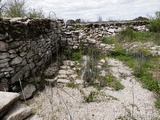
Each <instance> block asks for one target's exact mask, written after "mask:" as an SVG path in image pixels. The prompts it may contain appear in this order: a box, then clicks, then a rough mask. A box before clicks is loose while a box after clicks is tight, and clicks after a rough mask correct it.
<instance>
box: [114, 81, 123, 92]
mask: <svg viewBox="0 0 160 120" xmlns="http://www.w3.org/2000/svg"><path fill="white" fill-rule="evenodd" d="M114 89H115V90H116V91H119V90H122V89H124V86H123V85H122V84H121V83H120V82H119V81H118V80H116V81H115V82H114Z"/></svg>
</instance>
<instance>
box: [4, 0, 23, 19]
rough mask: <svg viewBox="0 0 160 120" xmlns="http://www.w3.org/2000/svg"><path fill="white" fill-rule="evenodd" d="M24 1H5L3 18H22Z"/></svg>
mask: <svg viewBox="0 0 160 120" xmlns="http://www.w3.org/2000/svg"><path fill="white" fill-rule="evenodd" d="M25 3H26V1H25V0H11V1H10V0H7V5H6V9H5V11H4V12H5V16H7V17H24V16H25V15H26V7H25Z"/></svg>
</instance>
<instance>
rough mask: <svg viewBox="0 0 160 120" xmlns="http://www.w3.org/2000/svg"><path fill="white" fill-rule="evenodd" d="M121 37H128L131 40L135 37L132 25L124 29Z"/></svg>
mask: <svg viewBox="0 0 160 120" xmlns="http://www.w3.org/2000/svg"><path fill="white" fill-rule="evenodd" d="M120 35H121V37H122V38H123V39H124V38H128V39H129V40H132V39H133V38H135V34H134V30H133V29H131V28H130V27H128V28H127V29H125V30H123V31H121V32H120Z"/></svg>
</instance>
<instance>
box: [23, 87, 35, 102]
mask: <svg viewBox="0 0 160 120" xmlns="http://www.w3.org/2000/svg"><path fill="white" fill-rule="evenodd" d="M35 91H36V87H35V86H34V85H32V84H28V85H27V86H26V87H25V88H24V89H23V92H20V99H22V100H24V99H28V98H31V97H32V95H33V93H34V92H35Z"/></svg>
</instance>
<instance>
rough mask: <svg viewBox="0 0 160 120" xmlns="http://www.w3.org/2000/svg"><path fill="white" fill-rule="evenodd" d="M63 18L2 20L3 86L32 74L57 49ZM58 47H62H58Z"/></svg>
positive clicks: (0, 62)
mask: <svg viewBox="0 0 160 120" xmlns="http://www.w3.org/2000/svg"><path fill="white" fill-rule="evenodd" d="M62 26H63V21H62V20H56V21H54V20H48V19H3V20H2V21H0V83H1V84H0V89H1V90H4V89H6V90H7V89H8V87H7V85H8V84H13V83H15V82H17V81H19V80H23V79H25V78H27V77H29V76H30V75H33V74H34V73H35V72H36V71H37V70H39V69H41V68H42V67H43V66H44V65H45V63H46V62H47V61H48V60H49V59H50V58H51V56H52V54H53V53H55V52H56V50H57V47H59V45H60V44H59V43H60V40H61V36H62V34H61V31H62ZM58 49H59V48H58Z"/></svg>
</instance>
